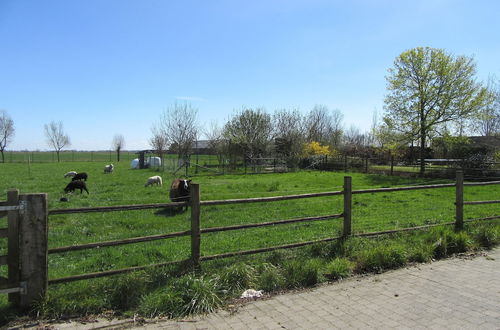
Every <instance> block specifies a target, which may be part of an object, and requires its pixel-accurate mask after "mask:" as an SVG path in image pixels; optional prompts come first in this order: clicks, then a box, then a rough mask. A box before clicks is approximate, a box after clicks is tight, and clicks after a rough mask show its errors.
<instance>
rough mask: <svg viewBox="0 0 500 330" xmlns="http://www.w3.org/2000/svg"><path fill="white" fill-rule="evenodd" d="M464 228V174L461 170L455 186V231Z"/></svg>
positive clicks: (457, 174) (458, 172)
mask: <svg viewBox="0 0 500 330" xmlns="http://www.w3.org/2000/svg"><path fill="white" fill-rule="evenodd" d="M463 227H464V172H463V171H461V170H459V171H457V173H456V184H455V229H457V230H460V229H462V228H463Z"/></svg>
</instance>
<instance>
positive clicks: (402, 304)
mask: <svg viewBox="0 0 500 330" xmlns="http://www.w3.org/2000/svg"><path fill="white" fill-rule="evenodd" d="M103 327H104V328H114V329H117V328H126V327H137V328H145V329H368V328H371V329H500V248H496V249H494V250H492V251H489V252H487V253H483V254H481V255H480V256H476V257H474V258H454V259H448V260H443V261H438V262H434V263H431V264H423V265H418V266H414V267H409V268H405V269H400V270H395V271H390V272H386V273H383V274H379V275H373V276H366V277H361V278H352V279H348V280H345V281H342V282H340V283H333V284H328V285H321V286H319V287H317V288H314V289H311V290H305V291H302V292H299V293H289V294H282V295H278V296H274V297H271V298H269V299H264V300H256V301H253V302H250V303H248V304H246V305H244V306H241V307H240V308H239V309H238V310H237V311H236V312H233V313H231V312H228V311H222V312H219V313H215V314H211V315H207V316H202V317H196V318H193V319H186V320H183V321H171V320H162V321H157V322H148V323H146V324H142V325H140V324H138V323H135V324H134V323H133V322H128V323H127V322H123V321H121V322H120V321H115V322H111V323H107V324H106V323H102V322H101V323H96V324H86V325H82V324H79V323H68V324H62V325H61V324H60V325H56V326H54V328H55V329H92V328H103ZM54 328H52V329H54ZM49 329H50V328H49Z"/></svg>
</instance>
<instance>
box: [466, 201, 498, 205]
mask: <svg viewBox="0 0 500 330" xmlns="http://www.w3.org/2000/svg"><path fill="white" fill-rule="evenodd" d="M498 203H500V201H470V202H464V204H465V205H481V204H498Z"/></svg>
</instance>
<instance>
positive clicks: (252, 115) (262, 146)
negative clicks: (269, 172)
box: [223, 109, 272, 163]
mask: <svg viewBox="0 0 500 330" xmlns="http://www.w3.org/2000/svg"><path fill="white" fill-rule="evenodd" d="M271 133H272V122H271V116H270V115H269V114H267V113H266V112H264V110H261V109H257V110H253V109H246V110H243V111H241V112H240V113H238V114H236V115H235V116H234V117H233V118H232V119H231V120H230V121H229V122H227V123H226V124H225V126H224V133H223V134H224V138H225V139H226V141H227V143H229V144H230V146H233V147H232V148H231V150H233V151H235V150H237V151H238V152H239V154H240V155H241V156H243V157H244V158H245V160H248V161H250V162H251V163H252V162H253V161H254V160H255V159H257V158H260V157H263V156H265V155H266V154H267V153H268V151H269V148H270V145H271Z"/></svg>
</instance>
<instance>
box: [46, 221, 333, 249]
mask: <svg viewBox="0 0 500 330" xmlns="http://www.w3.org/2000/svg"><path fill="white" fill-rule="evenodd" d="M341 217H342V214H332V215H325V216H321V217H309V218H300V219H287V220H278V221H272V222H261V223H253V224H245V225H236V226H226V227H212V228H204V229H201V230H200V232H201V233H214V232H222V231H229V230H239V229H247V228H257V227H266V226H274V225H283V224H289V223H297V222H306V221H321V220H329V219H337V218H341ZM189 235H191V231H190V230H186V231H180V232H174V233H168V234H160V235H151V236H142V237H133V238H126V239H122V240H116V241H104V242H97V243H87V244H81V245H72V246H63V247H58V248H52V249H49V250H48V253H49V254H55V253H64V252H69V251H79V250H87V249H94V248H101V247H110V246H118V245H126V244H134V243H142V242H151V241H156V240H163V239H168V238H174V237H181V236H189Z"/></svg>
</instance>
